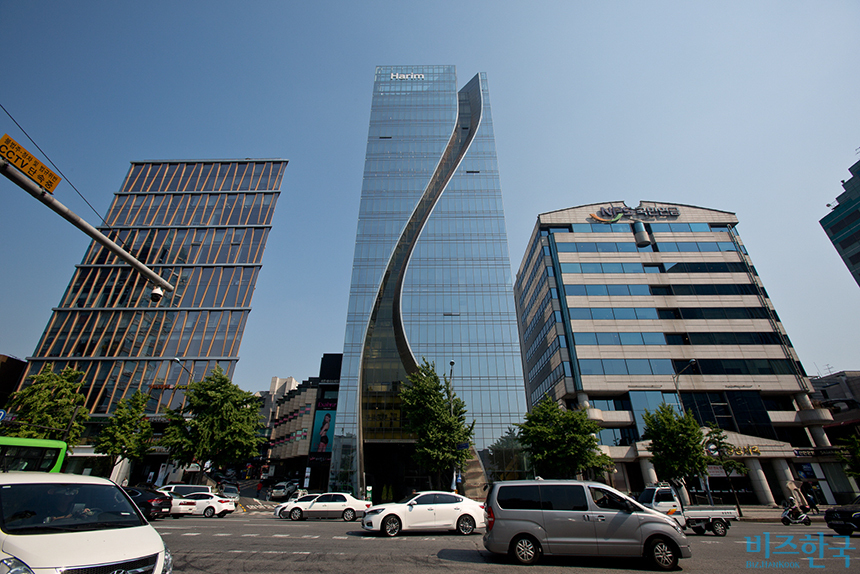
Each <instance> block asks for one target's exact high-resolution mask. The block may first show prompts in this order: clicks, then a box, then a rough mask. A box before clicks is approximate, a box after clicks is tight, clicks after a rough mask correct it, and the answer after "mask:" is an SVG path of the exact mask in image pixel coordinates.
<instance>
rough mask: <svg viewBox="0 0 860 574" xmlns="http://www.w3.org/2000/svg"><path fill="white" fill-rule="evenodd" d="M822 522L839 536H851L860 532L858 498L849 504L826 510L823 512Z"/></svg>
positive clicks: (859, 502)
mask: <svg viewBox="0 0 860 574" xmlns="http://www.w3.org/2000/svg"><path fill="white" fill-rule="evenodd" d="M824 520H825V522H827V527H828V528H832V529H833V530H835V531H836V534H839V535H840V536H851V534H852V533H853V532H860V496H858V497H857V498H855V499H854V501H853V502H852V503H851V504H845V505H843V506H836V507H834V508H828V509H827V510H826V511H824Z"/></svg>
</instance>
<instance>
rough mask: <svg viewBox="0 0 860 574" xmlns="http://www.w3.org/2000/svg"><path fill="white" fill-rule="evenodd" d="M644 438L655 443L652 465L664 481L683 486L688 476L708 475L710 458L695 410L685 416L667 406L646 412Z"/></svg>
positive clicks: (653, 444) (652, 443)
mask: <svg viewBox="0 0 860 574" xmlns="http://www.w3.org/2000/svg"><path fill="white" fill-rule="evenodd" d="M643 419H644V421H645V432H644V433H643V434H642V438H644V439H645V440H650V441H651V449H650V450H651V454H652V455H653V458H652V459H651V463H652V464H653V465H654V470H655V471H657V476H658V477H660V480H667V481H671V482H674V483H676V484H677V483H680V482H682V481H683V479H684V478H685V477H688V476H691V477H692V476H704V475H705V474H706V473H707V469H708V457H707V456H706V455H705V451H704V448H703V446H702V443H703V442H704V438H705V436H704V434H703V433H702V429H701V428H700V427H699V423H698V422H696V419H695V417H694V416H693V413H692V412H691V411H687V412H686V413H685V414H684V415H683V416H681V415H679V414H678V413H677V411H675V409H674V408H673V407H672V406H671V405H667V404H666V403H663V404H662V405H660V406H659V407H657V410H656V411H654V412H653V413H651V412H648V411H647V410H646V411H645V414H644V415H643Z"/></svg>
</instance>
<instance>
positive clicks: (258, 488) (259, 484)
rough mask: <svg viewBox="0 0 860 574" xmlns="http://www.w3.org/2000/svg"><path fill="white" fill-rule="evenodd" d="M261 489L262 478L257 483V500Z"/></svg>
mask: <svg viewBox="0 0 860 574" xmlns="http://www.w3.org/2000/svg"><path fill="white" fill-rule="evenodd" d="M261 490H263V481H262V480H261V481H260V482H258V483H257V499H258V500H259V498H260V491H261Z"/></svg>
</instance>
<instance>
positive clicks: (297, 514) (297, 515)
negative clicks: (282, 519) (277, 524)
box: [290, 508, 302, 520]
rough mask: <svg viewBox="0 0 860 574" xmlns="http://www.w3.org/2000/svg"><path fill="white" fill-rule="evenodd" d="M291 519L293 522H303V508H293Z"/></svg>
mask: <svg viewBox="0 0 860 574" xmlns="http://www.w3.org/2000/svg"><path fill="white" fill-rule="evenodd" d="M290 519H291V520H301V519H302V509H301V508H293V509H292V510H291V511H290Z"/></svg>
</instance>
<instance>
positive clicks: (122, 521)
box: [0, 472, 173, 574]
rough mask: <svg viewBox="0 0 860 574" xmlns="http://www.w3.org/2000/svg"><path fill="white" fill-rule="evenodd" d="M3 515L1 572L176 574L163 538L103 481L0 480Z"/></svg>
mask: <svg viewBox="0 0 860 574" xmlns="http://www.w3.org/2000/svg"><path fill="white" fill-rule="evenodd" d="M0 509H2V512H0V548H2V550H0V572H21V573H31V572H32V573H34V574H40V573H47V572H63V571H68V570H76V569H82V568H91V567H95V566H97V567H98V568H99V569H100V570H99V571H100V572H101V571H103V572H147V573H152V574H171V573H172V572H173V560H172V558H171V556H170V552H169V551H168V550H167V547H166V546H165V545H164V542H163V541H162V540H161V536H159V534H158V532H156V531H155V529H154V528H153V527H152V526H150V524H149V523H148V522H147V521H146V519H145V518H144V517H143V515H142V514H141V513H140V511H139V510H138V509H137V506H135V504H134V502H132V501H131V499H130V498H129V497H128V495H126V494H125V492H123V490H122V489H121V488H120V487H118V486H117V485H116V484H114V483H113V482H111V481H109V480H105V479H104V478H97V477H93V476H80V475H75V474H59V473H41V472H9V473H0Z"/></svg>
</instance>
